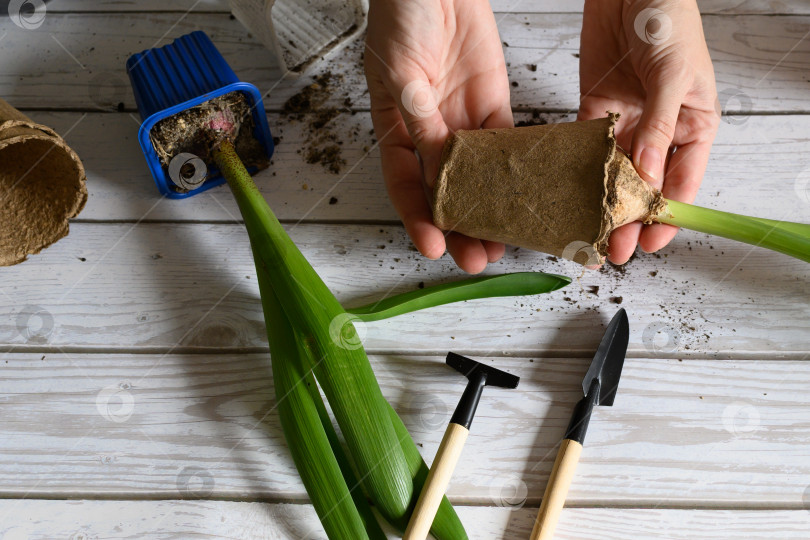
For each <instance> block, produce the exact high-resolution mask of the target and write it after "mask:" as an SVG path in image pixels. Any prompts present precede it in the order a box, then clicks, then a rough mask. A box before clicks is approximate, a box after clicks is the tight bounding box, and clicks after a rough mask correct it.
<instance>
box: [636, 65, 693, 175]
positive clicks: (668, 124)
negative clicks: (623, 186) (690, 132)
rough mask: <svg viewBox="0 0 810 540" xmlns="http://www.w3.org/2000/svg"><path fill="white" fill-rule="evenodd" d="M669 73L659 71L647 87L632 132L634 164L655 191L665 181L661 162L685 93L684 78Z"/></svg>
mask: <svg viewBox="0 0 810 540" xmlns="http://www.w3.org/2000/svg"><path fill="white" fill-rule="evenodd" d="M671 71H672V70H661V71H660V72H659V73H658V74H657V76H656V78H654V79H653V81H652V83H651V84H650V85H649V87H648V89H647V100H646V102H645V104H644V111H643V112H642V113H641V118H639V121H638V124H637V125H636V129H635V130H634V132H633V145H632V148H633V152H632V155H633V165H635V167H636V169H637V170H638V171H639V173H641V176H642V178H644V180H646V181H648V182H650V183H651V184H652V185H653V186H654V187H656V188H658V189H661V186H662V185H663V182H664V162H665V159H666V156H667V152H668V151H669V147H670V145H671V144H672V139H673V137H674V136H675V127H676V126H677V125H678V114H679V113H680V110H681V104H682V103H683V100H684V97H685V96H686V92H687V86H686V84H685V82H686V81H685V79H684V78H683V77H679V76H677V73H673V72H671Z"/></svg>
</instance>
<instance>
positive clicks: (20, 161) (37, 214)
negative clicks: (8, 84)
mask: <svg viewBox="0 0 810 540" xmlns="http://www.w3.org/2000/svg"><path fill="white" fill-rule="evenodd" d="M86 201H87V187H86V186H85V175H84V167H83V166H82V162H81V161H80V160H79V157H78V156H77V155H76V153H75V152H73V150H71V149H70V148H69V147H68V145H67V143H65V141H64V140H63V139H62V137H60V136H59V135H57V133H56V132H55V131H54V130H52V129H51V128H49V127H46V126H43V125H40V124H36V123H34V122H32V121H31V119H29V118H28V117H26V116H25V115H24V114H22V113H21V112H20V111H18V110H17V109H15V108H14V107H12V106H11V105H9V104H8V103H6V102H5V101H3V100H2V99H0V266H9V265H12V264H17V263H19V262H22V261H24V260H25V258H26V256H28V255H29V254H32V253H38V252H39V251H40V250H41V249H42V248H44V247H47V246H49V245H51V244H53V243H54V242H56V241H57V240H59V239H60V238H62V237H63V236H66V235H67V233H68V220H69V219H70V218H72V217H74V216H75V215H76V214H78V213H79V212H80V211H81V209H82V208H83V207H84V203H85V202H86Z"/></svg>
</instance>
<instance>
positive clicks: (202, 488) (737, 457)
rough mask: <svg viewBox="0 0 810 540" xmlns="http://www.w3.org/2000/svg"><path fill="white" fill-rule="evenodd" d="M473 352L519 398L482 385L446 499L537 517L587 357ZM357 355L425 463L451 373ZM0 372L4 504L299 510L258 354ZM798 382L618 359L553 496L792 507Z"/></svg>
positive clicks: (808, 480) (760, 364)
mask: <svg viewBox="0 0 810 540" xmlns="http://www.w3.org/2000/svg"><path fill="white" fill-rule="evenodd" d="M475 358H476V359H477V360H481V361H484V362H487V363H491V364H492V365H495V366H496V367H498V368H499V369H503V370H506V371H507V372H510V373H515V374H517V375H520V376H521V379H522V380H521V385H520V391H517V392H516V391H509V390H501V389H497V388H492V389H489V390H488V394H486V395H485V396H484V399H483V400H482V402H481V404H480V406H479V408H478V411H477V414H476V419H475V423H474V424H473V429H472V431H471V433H470V435H469V438H468V440H467V444H466V446H465V448H464V463H465V466H464V467H459V468H457V469H456V471H455V473H454V475H453V480H452V481H451V483H450V487H449V490H448V496H449V497H450V499H451V500H452V501H454V502H456V503H467V504H469V503H474V504H479V505H485V506H501V507H505V506H515V505H523V504H526V505H528V506H532V507H534V510H533V513H534V514H536V508H537V506H538V504H539V501H540V498H541V495H542V493H543V491H544V489H545V486H546V483H547V480H548V476H549V473H550V471H551V468H552V463H553V461H554V456H555V454H556V451H557V446H558V445H559V442H560V440H561V438H562V437H563V435H564V432H565V428H566V426H567V424H568V420H569V417H570V414H571V410H572V408H573V406H574V404H575V403H576V401H577V400H578V399H579V397H581V380H582V377H583V374H584V373H585V371H586V370H587V367H588V365H589V362H590V359H589V358H582V359H575V358H569V359H531V358H486V357H484V356H476V357H475ZM371 361H372V365H373V367H374V369H375V372H376V375H377V377H378V379H379V381H380V385H381V388H382V390H383V393H384V395H385V396H386V397H387V398H388V400H389V401H390V402H391V403H392V405H393V406H394V407H395V408H396V410H397V411H398V412H399V414H400V415H401V416H402V419H403V421H404V423H405V425H406V426H407V427H408V428H409V430H410V431H411V434H412V435H413V437H414V439H415V441H416V443H417V444H418V445H419V448H420V451H421V452H422V454H423V455H424V456H425V458H426V461H427V462H428V463H431V461H432V459H433V456H434V455H435V454H436V451H437V448H438V445H439V443H440V441H441V438H442V435H443V433H444V430H445V428H446V426H447V422H448V419H449V417H450V415H451V413H452V411H453V409H454V407H455V405H456V402H457V400H458V397H459V396H460V395H461V392H462V391H463V388H464V385H465V379H464V378H463V377H461V376H460V375H459V374H458V373H456V372H455V371H453V370H450V369H448V368H447V366H446V365H445V364H444V362H443V357H415V356H405V355H385V356H372V358H371ZM0 370H2V371H1V372H2V377H0V396H3V402H2V405H3V415H2V416H0V432H2V433H3V434H4V435H3V437H2V438H0V495H2V496H3V497H5V498H19V497H22V496H23V495H26V494H27V496H29V497H34V498H37V497H49V498H50V497H54V496H58V497H71V498H86V497H88V496H92V497H98V496H102V497H103V498H108V497H115V498H184V499H186V498H214V499H236V500H259V501H265V502H290V501H298V502H303V501H306V494H305V492H304V489H303V486H302V485H301V482H300V479H299V478H298V475H297V473H296V471H295V468H294V467H293V464H292V461H291V459H290V457H289V455H288V451H287V449H286V447H285V445H284V442H283V439H282V434H281V429H280V426H279V423H278V418H277V416H276V414H275V412H274V405H275V398H274V394H273V391H272V377H271V375H270V366H269V358H268V355H266V354H241V355H227V354H217V355H176V354H173V355H166V356H164V355H145V354H144V355H118V354H78V353H76V354H46V355H44V358H43V355H41V354H20V353H10V354H6V355H4V357H3V358H2V361H0ZM808 384H810V363H808V362H806V361H805V362H801V361H766V360H755V361H739V360H734V361H715V360H684V361H682V362H680V361H678V360H656V359H651V358H638V359H628V360H627V362H626V364H625V368H624V372H623V375H622V381H621V386H620V389H619V394H618V396H617V399H616V403H615V405H614V406H613V407H599V408H597V409H596V411H595V412H594V417H593V419H592V421H591V425H590V428H589V432H588V445H587V446H586V447H585V449H584V450H583V452H582V457H581V460H580V463H579V465H578V467H577V474H576V476H575V477H574V481H573V483H572V485H571V489H570V491H569V495H568V499H567V500H568V503H569V504H570V505H573V506H582V505H587V506H594V505H600V506H604V505H620V506H641V507H654V506H659V505H663V506H667V507H682V508H691V507H702V508H718V507H719V508H763V507H764V508H782V509H794V510H798V509H802V508H804V506H803V505H806V504H807V500H806V497H807V493H808V491H807V490H808V486H809V485H810V460H808V459H807V455H808V454H807V448H808V445H809V444H810V413H808V410H810V397H808V394H807V391H806V389H807V386H808ZM803 497H804V499H803ZM0 522H2V520H0ZM561 527H564V522H562V523H561ZM526 537H528V531H527V534H526Z"/></svg>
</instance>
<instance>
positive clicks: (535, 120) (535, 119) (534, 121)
mask: <svg viewBox="0 0 810 540" xmlns="http://www.w3.org/2000/svg"><path fill="white" fill-rule="evenodd" d="M546 124H548V120H546V119H545V118H543V117H541V116H540V109H532V117H531V119H529V120H520V121H518V122H517V123H516V124H515V127H526V126H545V125H546Z"/></svg>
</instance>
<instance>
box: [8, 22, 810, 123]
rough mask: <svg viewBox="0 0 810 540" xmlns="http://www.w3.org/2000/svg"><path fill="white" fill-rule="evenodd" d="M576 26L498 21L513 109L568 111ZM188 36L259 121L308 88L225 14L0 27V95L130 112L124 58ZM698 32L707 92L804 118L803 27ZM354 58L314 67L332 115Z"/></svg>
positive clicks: (356, 72) (573, 103) (352, 50)
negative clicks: (200, 41)
mask: <svg viewBox="0 0 810 540" xmlns="http://www.w3.org/2000/svg"><path fill="white" fill-rule="evenodd" d="M580 25H581V16H580V15H579V14H575V13H573V14H566V13H562V14H531V13H529V14H522V13H510V14H503V15H502V16H499V22H498V28H499V31H500V34H501V38H502V40H503V41H504V42H506V43H508V46H507V47H505V48H504V52H505V55H506V60H507V62H508V63H509V64H510V65H511V67H510V77H511V79H512V80H513V81H515V82H517V83H518V87H514V88H512V105H513V106H515V107H528V108H538V107H539V108H543V109H548V110H563V111H568V110H576V108H577V106H578V96H579V86H578V75H577V73H578V67H577V66H578V60H577V58H576V57H575V56H574V55H575V54H576V53H577V52H578V50H579V31H580ZM87 28H93V31H92V32H87V30H86V29H87ZM198 29H199V30H204V31H206V32H207V33H208V34H209V35H210V36H211V37H212V39H213V40H214V42H215V43H216V44H217V47H218V48H219V49H220V51H221V52H222V53H223V55H224V57H225V58H226V60H227V61H228V62H229V64H230V65H231V67H232V68H233V69H234V71H235V72H236V73H237V75H238V76H239V77H240V78H241V79H242V80H245V81H249V82H252V83H254V84H256V85H257V86H258V87H259V88H260V89H261V90H262V91H263V92H267V93H268V94H269V95H268V96H267V97H266V98H265V106H266V107H267V108H269V109H271V110H278V109H279V108H280V107H281V106H282V105H283V103H284V102H285V101H286V100H287V99H288V98H289V97H290V96H291V95H293V94H294V93H295V92H297V91H298V90H299V89H301V88H303V86H305V85H307V84H309V83H310V79H309V77H302V78H299V79H289V80H281V79H280V72H279V71H278V69H277V68H274V67H273V66H274V65H275V64H274V60H273V58H272V56H271V54H270V52H269V51H266V50H265V49H264V48H263V47H262V46H261V45H260V44H259V43H258V42H257V41H256V40H255V39H253V38H251V37H249V36H248V34H247V32H246V31H245V30H244V28H243V27H242V26H241V25H240V23H239V22H238V21H236V20H231V19H230V17H229V16H228V15H227V14H225V13H204V14H198V13H194V12H192V13H190V14H188V15H183V14H177V13H127V14H115V13H113V14H109V13H84V14H76V13H72V14H60V13H53V14H51V15H49V16H47V17H46V18H45V20H44V21H43V24H42V26H41V27H39V28H38V29H36V30H23V29H22V28H18V27H17V26H15V25H14V24H13V23H11V22H4V23H3V25H2V26H0V32H5V34H0V35H5V38H4V39H2V41H0V61H2V64H3V66H4V69H3V73H2V74H0V95H3V96H4V98H5V99H6V100H7V101H9V102H10V103H11V104H13V105H15V106H16V107H23V108H41V109H54V108H66V107H69V108H80V109H86V110H98V109H105V110H112V109H114V108H115V107H116V106H117V105H118V103H123V104H124V106H125V107H127V108H129V109H134V106H135V105H134V98H133V96H132V93H131V90H130V89H129V82H128V79H127V75H126V72H125V70H124V63H125V62H126V59H127V57H128V56H129V55H131V54H132V53H134V52H138V51H141V50H143V49H146V48H149V47H154V46H162V45H165V44H166V43H168V42H169V41H171V40H172V39H174V38H176V37H178V36H180V35H182V34H185V33H187V32H190V31H191V30H198ZM704 29H705V32H706V37H707V42H708V45H709V49H710V52H711V53H712V58H713V59H714V61H715V70H716V72H717V80H718V90H719V91H721V92H723V91H738V92H742V93H744V94H746V95H747V96H749V97H750V101H751V105H750V107H751V108H752V109H753V110H756V111H807V98H806V97H807V92H808V83H807V80H806V77H805V72H806V67H807V65H808V64H810V46H808V45H807V41H806V40H804V41H803V38H804V37H805V36H806V34H807V32H808V30H810V18H808V17H806V16H798V15H797V16H790V17H772V16H764V15H760V16H757V15H741V16H733V17H731V16H712V15H708V16H706V17H704ZM21 50H24V51H25V53H24V54H20V51H21ZM362 51H363V42H362V38H358V39H357V40H356V41H355V42H353V43H352V44H350V45H348V46H347V47H345V48H343V49H341V50H340V51H337V52H335V53H333V54H331V55H330V56H329V57H328V60H327V61H326V62H324V63H323V64H322V65H319V66H318V67H317V68H314V71H326V70H330V71H332V72H334V73H340V74H342V75H343V81H342V82H340V83H339V84H336V85H335V92H334V99H333V100H332V101H331V103H333V104H334V105H336V106H340V105H341V104H342V103H343V100H344V99H345V97H346V96H351V98H352V100H353V107H355V108H360V109H363V108H367V107H368V99H367V96H365V95H364V92H365V91H366V82H365V77H364V76H363V74H362V61H361V53H362ZM529 64H537V65H538V66H539V68H538V70H537V71H536V72H532V71H530V70H529V69H528V66H529ZM535 79H536V80H535ZM746 103H747V101H746ZM746 107H747V105H746Z"/></svg>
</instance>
